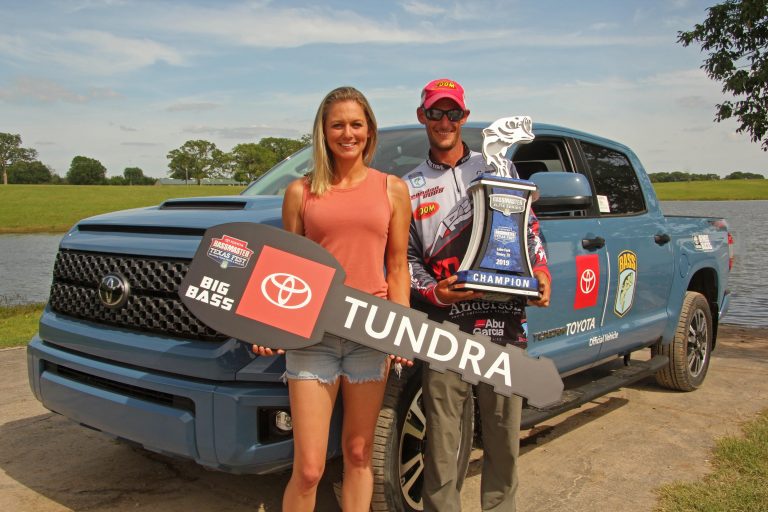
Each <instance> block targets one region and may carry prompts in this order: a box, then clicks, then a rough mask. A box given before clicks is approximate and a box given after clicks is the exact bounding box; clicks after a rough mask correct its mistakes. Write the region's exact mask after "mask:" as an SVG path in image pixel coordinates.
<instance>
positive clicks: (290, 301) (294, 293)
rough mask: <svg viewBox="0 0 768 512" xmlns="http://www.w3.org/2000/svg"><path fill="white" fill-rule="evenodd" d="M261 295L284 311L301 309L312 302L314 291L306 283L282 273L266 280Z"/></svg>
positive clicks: (291, 275)
mask: <svg viewBox="0 0 768 512" xmlns="http://www.w3.org/2000/svg"><path fill="white" fill-rule="evenodd" d="M261 293H263V294H264V297H265V298H266V299H267V300H268V301H269V302H271V303H272V304H274V305H275V306H278V307H281V308H284V309H300V308H303V307H304V306H306V305H307V304H309V301H310V300H312V290H311V289H310V288H309V285H308V284H307V282H306V281H304V280H303V279H301V278H300V277H296V276H294V275H293V274H285V273H281V272H278V273H275V274H270V275H268V276H267V277H265V278H264V280H263V281H262V282H261Z"/></svg>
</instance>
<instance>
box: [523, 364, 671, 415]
mask: <svg viewBox="0 0 768 512" xmlns="http://www.w3.org/2000/svg"><path fill="white" fill-rule="evenodd" d="M668 363H669V358H668V357H667V356H663V355H657V356H654V357H653V358H651V359H649V360H648V361H631V362H630V364H629V366H624V367H622V368H620V369H618V370H615V371H613V372H611V374H610V375H608V376H606V377H603V378H601V379H598V380H594V381H592V382H589V383H587V384H584V385H583V386H580V387H577V388H572V389H566V390H565V391H563V397H562V399H561V400H560V401H559V402H557V403H555V404H553V405H551V406H549V407H546V408H543V409H537V408H536V407H532V406H530V405H527V406H525V407H523V413H522V421H521V423H520V428H521V429H523V430H526V429H529V428H532V427H533V426H535V425H537V424H538V423H541V422H542V421H544V420H548V419H549V418H552V417H554V416H557V415H559V414H562V413H564V412H565V411H568V410H570V409H574V408H576V407H579V406H580V405H583V404H585V403H587V402H589V401H591V400H594V399H595V398H598V397H600V396H603V395H605V394H606V393H610V392H611V391H615V390H617V389H619V388H621V387H626V386H629V385H630V384H634V383H635V382H637V381H639V380H641V379H644V378H645V377H648V376H651V375H653V374H655V373H656V372H658V371H659V370H661V369H662V368H663V367H664V366H666V365H667V364H668ZM566 387H567V385H566Z"/></svg>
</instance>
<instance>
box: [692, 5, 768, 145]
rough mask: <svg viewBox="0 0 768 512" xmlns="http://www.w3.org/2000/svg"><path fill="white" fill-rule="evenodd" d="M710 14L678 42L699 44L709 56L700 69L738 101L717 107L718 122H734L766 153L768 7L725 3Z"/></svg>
mask: <svg viewBox="0 0 768 512" xmlns="http://www.w3.org/2000/svg"><path fill="white" fill-rule="evenodd" d="M707 11H708V15H707V19H706V20H704V22H703V23H700V24H696V25H695V26H694V28H693V30H690V31H688V32H678V34H677V35H678V42H680V43H682V45H683V46H688V45H690V44H692V43H693V42H698V43H701V49H702V51H704V52H707V54H708V56H707V58H706V59H705V60H704V64H703V65H702V66H701V67H702V69H704V70H705V71H706V73H707V76H709V77H710V78H711V79H713V80H717V81H719V82H722V84H723V92H724V93H726V94H731V95H733V97H734V100H733V101H731V100H725V101H723V102H722V103H720V104H718V105H717V106H716V109H715V120H716V121H718V122H720V121H722V120H723V119H729V118H731V117H735V118H736V119H737V120H738V122H739V123H740V124H739V128H738V129H737V131H738V132H739V133H742V132H747V133H749V134H750V138H751V139H752V142H762V149H763V151H768V2H766V0H726V1H725V2H723V3H720V4H717V5H714V6H713V7H710V8H708V9H707Z"/></svg>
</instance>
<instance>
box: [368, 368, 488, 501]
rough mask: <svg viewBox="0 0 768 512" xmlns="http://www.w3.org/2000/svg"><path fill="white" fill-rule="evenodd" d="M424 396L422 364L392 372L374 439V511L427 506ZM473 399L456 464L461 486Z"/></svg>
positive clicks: (469, 441) (469, 449)
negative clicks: (423, 494) (424, 500)
mask: <svg viewBox="0 0 768 512" xmlns="http://www.w3.org/2000/svg"><path fill="white" fill-rule="evenodd" d="M423 411H424V408H423V405H422V400H421V368H420V365H416V366H414V367H412V368H408V369H404V370H403V373H402V376H401V377H400V378H398V377H396V376H395V375H394V374H392V375H390V377H389V381H388V382H387V391H386V394H385V395H384V404H383V406H382V408H381V412H380V413H379V419H378V422H377V424H376V436H375V438H374V443H373V499H372V502H371V510H372V511H387V512H414V511H419V510H423V504H422V500H421V489H422V482H423V478H424V477H423V471H424V462H423V461H424V436H425V432H426V424H425V421H424V412H423ZM473 417H474V404H473V401H472V400H468V401H467V406H466V407H465V408H464V416H463V418H462V424H461V442H460V445H459V453H458V454H457V458H456V464H457V465H458V475H459V479H460V481H459V483H458V484H459V488H461V485H462V484H463V483H464V478H465V476H466V474H467V468H468V467H469V456H470V454H471V452H472V428H473Z"/></svg>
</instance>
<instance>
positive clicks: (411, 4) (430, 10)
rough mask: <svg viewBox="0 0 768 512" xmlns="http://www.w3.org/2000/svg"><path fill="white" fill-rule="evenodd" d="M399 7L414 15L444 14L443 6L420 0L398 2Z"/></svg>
mask: <svg viewBox="0 0 768 512" xmlns="http://www.w3.org/2000/svg"><path fill="white" fill-rule="evenodd" d="M400 7H402V8H403V10H404V11H405V12H407V13H409V14H413V15H415V16H427V17H428V16H437V15H441V14H445V8H444V7H438V6H437V5H435V4H433V3H428V2H420V1H418V0H409V1H407V2H400Z"/></svg>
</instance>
